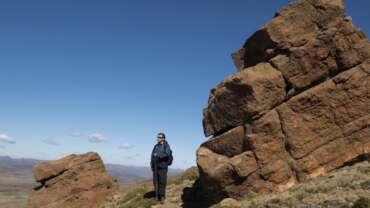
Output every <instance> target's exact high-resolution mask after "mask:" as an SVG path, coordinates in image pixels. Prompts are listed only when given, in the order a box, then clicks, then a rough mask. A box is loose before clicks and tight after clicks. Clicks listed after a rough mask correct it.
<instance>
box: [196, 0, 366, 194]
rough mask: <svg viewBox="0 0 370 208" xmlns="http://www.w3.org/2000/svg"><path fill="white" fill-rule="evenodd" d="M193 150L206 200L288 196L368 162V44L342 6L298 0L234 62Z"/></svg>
mask: <svg viewBox="0 0 370 208" xmlns="http://www.w3.org/2000/svg"><path fill="white" fill-rule="evenodd" d="M232 57H233V60H234V63H235V65H236V66H237V68H238V72H237V73H235V74H234V75H231V76H229V77H227V78H225V79H224V80H223V81H222V82H221V83H220V84H219V85H218V86H216V87H215V88H214V89H212V90H211V93H210V96H209V100H208V106H207V107H206V108H205V109H204V110H203V128H204V133H205V135H206V136H212V137H211V138H210V139H209V140H208V141H206V142H204V143H203V144H202V145H201V147H200V148H199V149H198V151H197V164H198V167H199V172H200V176H199V180H198V181H197V184H199V185H200V189H201V192H202V193H203V194H204V195H205V196H207V197H208V198H215V199H222V198H223V197H232V198H241V197H243V196H245V195H248V194H250V193H268V192H271V191H279V190H285V189H288V188H290V187H292V186H293V185H295V184H297V183H300V182H302V181H306V180H309V179H311V178H314V177H317V176H319V175H322V174H326V173H328V172H330V171H333V170H335V169H338V168H341V167H344V166H346V165H351V164H353V163H356V162H358V161H361V160H365V159H366V158H368V155H369V154H370V43H369V41H368V39H367V38H366V36H365V34H364V33H363V32H361V31H360V30H359V29H357V28H356V27H355V26H353V24H352V22H351V18H349V17H348V16H346V15H345V11H344V4H343V1H342V0H298V1H296V2H294V3H291V4H289V5H287V6H286V7H285V8H283V9H282V10H281V11H279V12H278V13H277V14H276V15H275V17H274V18H273V19H272V21H270V22H269V23H267V24H266V25H264V26H263V27H262V28H260V29H259V30H258V31H257V32H255V33H254V34H253V35H252V36H251V37H250V38H248V39H247V41H246V43H245V44H244V46H243V48H242V49H240V50H238V52H236V53H234V54H233V55H232Z"/></svg>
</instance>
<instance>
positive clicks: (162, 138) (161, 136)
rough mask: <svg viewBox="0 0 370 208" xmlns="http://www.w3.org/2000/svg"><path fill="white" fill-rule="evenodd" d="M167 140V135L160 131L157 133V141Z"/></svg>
mask: <svg viewBox="0 0 370 208" xmlns="http://www.w3.org/2000/svg"><path fill="white" fill-rule="evenodd" d="M165 140H166V135H165V134H164V133H158V135H157V142H158V143H160V144H161V143H163V142H164V141H165Z"/></svg>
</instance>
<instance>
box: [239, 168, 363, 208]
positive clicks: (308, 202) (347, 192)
mask: <svg viewBox="0 0 370 208" xmlns="http://www.w3.org/2000/svg"><path fill="white" fill-rule="evenodd" d="M369 173H370V164H369V163H368V162H362V163H360V164H357V165H355V166H352V167H344V168H342V169H340V170H337V171H334V172H332V173H329V174H327V175H325V176H321V177H318V178H316V179H314V180H312V181H309V182H306V183H302V184H299V185H296V186H295V187H293V188H291V189H289V190H287V191H285V192H280V193H273V194H269V195H265V196H257V195H254V196H249V197H247V198H245V199H244V200H243V201H242V207H250V208H252V207H253V208H256V207H269V208H275V207H276V208H283V207H297V208H301V207H302V208H306V207H307V208H313V207H315V208H320V207H325V208H329V207H333V208H337V207H338V208H352V207H353V208H355V207H356V208H360V207H361V208H362V207H365V208H370V204H369V203H368V205H366V202H367V201H368V200H370V174H369Z"/></svg>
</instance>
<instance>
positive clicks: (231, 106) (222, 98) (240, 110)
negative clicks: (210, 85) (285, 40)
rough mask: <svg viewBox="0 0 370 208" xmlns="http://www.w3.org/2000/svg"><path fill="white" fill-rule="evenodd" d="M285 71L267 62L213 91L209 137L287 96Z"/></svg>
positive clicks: (207, 121)
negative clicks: (283, 72)
mask: <svg viewBox="0 0 370 208" xmlns="http://www.w3.org/2000/svg"><path fill="white" fill-rule="evenodd" d="M285 87H286V86H285V82H284V79H283V76H282V75H281V73H280V72H279V71H278V70H276V69H275V68H273V67H272V66H271V65H270V64H268V63H263V64H259V65H256V66H254V67H251V68H250V69H248V70H244V71H241V72H238V73H236V74H235V75H232V76H230V77H227V78H226V79H225V80H224V81H223V82H222V83H221V84H220V85H218V86H217V87H216V88H214V89H213V90H212V92H211V95H210V97H209V101H208V107H207V108H206V109H205V110H204V120H203V124H204V132H205V134H206V136H210V135H213V134H215V133H217V132H220V131H224V130H227V129H230V128H231V127H235V126H238V125H240V124H243V122H245V120H247V119H250V118H251V117H252V116H256V115H258V114H259V113H261V112H264V111H266V110H269V109H270V108H272V107H273V106H275V105H276V104H278V103H280V102H282V101H283V100H284V98H285Z"/></svg>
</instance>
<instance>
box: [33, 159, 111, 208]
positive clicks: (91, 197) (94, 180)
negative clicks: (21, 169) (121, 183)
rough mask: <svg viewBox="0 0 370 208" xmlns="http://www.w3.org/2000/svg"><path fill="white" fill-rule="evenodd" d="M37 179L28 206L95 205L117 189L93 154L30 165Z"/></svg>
mask: <svg viewBox="0 0 370 208" xmlns="http://www.w3.org/2000/svg"><path fill="white" fill-rule="evenodd" d="M33 175H34V178H35V179H36V181H37V182H39V183H40V186H39V187H36V188H35V189H34V190H33V191H32V193H31V195H30V198H29V201H28V207H29V208H59V207H70V208H74V207H76V208H77V207H91V208H94V207H99V206H100V204H101V203H102V202H104V201H105V199H106V197H109V196H111V195H112V194H114V193H115V192H117V191H118V183H117V181H116V179H114V178H113V177H112V176H111V175H109V174H108V173H107V172H106V170H105V167H104V164H103V162H102V160H101V158H100V156H99V155H98V154H97V153H94V152H89V153H86V154H81V155H74V154H73V155H69V156H66V157H64V158H62V159H59V160H54V161H49V162H43V163H39V164H37V165H35V166H34V167H33Z"/></svg>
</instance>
